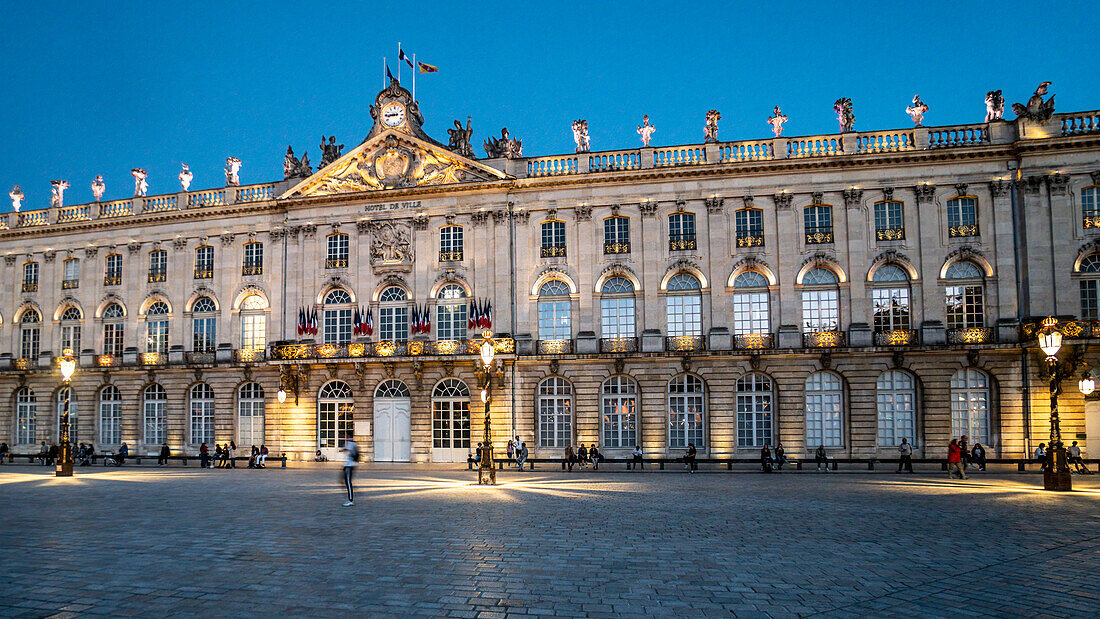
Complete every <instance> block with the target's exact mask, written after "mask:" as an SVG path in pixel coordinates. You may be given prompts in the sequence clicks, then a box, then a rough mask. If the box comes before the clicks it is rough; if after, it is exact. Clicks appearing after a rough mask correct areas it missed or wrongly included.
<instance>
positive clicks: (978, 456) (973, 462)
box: [970, 443, 985, 471]
mask: <svg viewBox="0 0 1100 619" xmlns="http://www.w3.org/2000/svg"><path fill="white" fill-rule="evenodd" d="M970 466H976V467H977V468H978V470H979V471H984V470H985V447H982V444H981V443H974V448H973V449H971V450H970Z"/></svg>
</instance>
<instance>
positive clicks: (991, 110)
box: [985, 90, 1005, 122]
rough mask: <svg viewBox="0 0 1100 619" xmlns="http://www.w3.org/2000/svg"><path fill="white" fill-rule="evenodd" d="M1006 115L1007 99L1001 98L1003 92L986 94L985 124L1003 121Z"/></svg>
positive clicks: (994, 91)
mask: <svg viewBox="0 0 1100 619" xmlns="http://www.w3.org/2000/svg"><path fill="white" fill-rule="evenodd" d="M1004 115H1005V98H1004V97H1002V96H1001V91H999V90H990V91H989V92H987V93H985V122H992V121H994V120H1001V117H1002V116H1004Z"/></svg>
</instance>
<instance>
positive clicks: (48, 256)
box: [42, 250, 57, 264]
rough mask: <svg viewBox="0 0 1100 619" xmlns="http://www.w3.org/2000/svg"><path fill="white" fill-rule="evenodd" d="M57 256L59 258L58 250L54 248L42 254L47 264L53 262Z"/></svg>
mask: <svg viewBox="0 0 1100 619" xmlns="http://www.w3.org/2000/svg"><path fill="white" fill-rule="evenodd" d="M55 258H57V252H56V251H53V250H50V251H47V252H45V253H44V254H42V261H43V262H45V263H47V264H49V263H51V262H53V261H54V259H55Z"/></svg>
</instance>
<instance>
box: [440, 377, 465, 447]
mask: <svg viewBox="0 0 1100 619" xmlns="http://www.w3.org/2000/svg"><path fill="white" fill-rule="evenodd" d="M469 453H470V388H469V387H467V386H466V383H464V382H462V381H461V380H458V379H456V378H446V379H443V380H442V381H440V382H439V384H438V385H436V386H435V389H434V390H433V391H432V462H464V461H465V460H466V457H467V456H468V455H469Z"/></svg>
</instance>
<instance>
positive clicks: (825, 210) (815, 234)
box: [802, 204, 833, 245]
mask: <svg viewBox="0 0 1100 619" xmlns="http://www.w3.org/2000/svg"><path fill="white" fill-rule="evenodd" d="M802 216H803V223H804V224H805V226H806V243H807V244H811V245H812V244H816V243H832V242H833V207H831V206H828V205H825V204H814V205H810V206H807V207H806V209H805V210H804V211H803V212H802Z"/></svg>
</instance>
